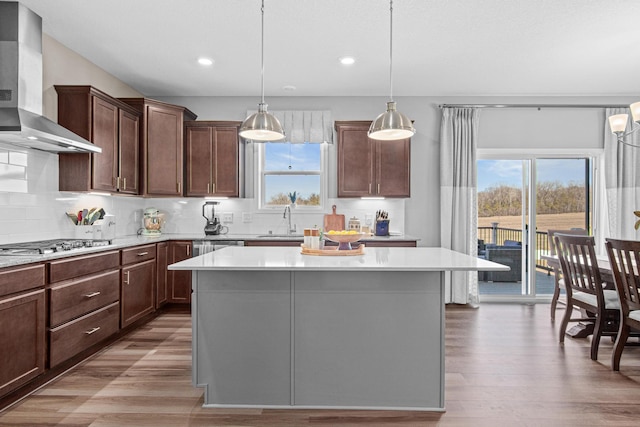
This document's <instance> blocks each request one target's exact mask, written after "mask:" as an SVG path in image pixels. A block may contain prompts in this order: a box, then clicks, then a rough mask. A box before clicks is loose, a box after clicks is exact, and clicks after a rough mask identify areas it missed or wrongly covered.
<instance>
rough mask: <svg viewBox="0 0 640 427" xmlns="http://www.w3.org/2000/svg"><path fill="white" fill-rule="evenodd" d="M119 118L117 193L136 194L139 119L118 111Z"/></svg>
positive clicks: (137, 186) (137, 188)
mask: <svg viewBox="0 0 640 427" xmlns="http://www.w3.org/2000/svg"><path fill="white" fill-rule="evenodd" d="M119 116H120V132H119V137H120V150H119V165H120V171H119V173H118V177H119V178H120V182H119V186H118V191H119V192H121V193H127V194H138V193H139V191H140V189H139V185H138V182H139V179H138V168H139V162H140V144H139V143H138V142H139V135H140V129H139V126H140V119H139V118H138V116H136V115H134V114H131V113H128V112H126V111H122V110H119Z"/></svg>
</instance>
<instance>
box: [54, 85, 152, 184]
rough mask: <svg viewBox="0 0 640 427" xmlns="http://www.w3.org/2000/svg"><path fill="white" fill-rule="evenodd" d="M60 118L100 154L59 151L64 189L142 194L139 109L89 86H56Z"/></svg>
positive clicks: (61, 121)
mask: <svg viewBox="0 0 640 427" xmlns="http://www.w3.org/2000/svg"><path fill="white" fill-rule="evenodd" d="M55 89H56V92H57V93H58V123H60V124H61V125H62V126H64V127H66V128H67V129H69V130H71V131H73V132H75V133H77V134H78V135H80V136H82V137H83V138H85V139H87V140H89V141H91V142H92V143H94V144H95V145H97V146H98V147H100V148H101V149H102V153H94V154H88V153H77V154H75V153H61V154H59V156H58V159H59V189H60V191H106V192H112V193H126V194H138V193H139V178H138V163H139V158H140V157H139V153H140V144H139V127H140V114H139V113H138V112H137V111H136V110H135V109H134V108H132V107H130V106H129V105H127V104H125V103H123V102H121V101H118V100H117V99H115V98H112V97H111V96H109V95H107V94H106V93H104V92H101V91H100V90H98V89H96V88H94V87H91V86H55Z"/></svg>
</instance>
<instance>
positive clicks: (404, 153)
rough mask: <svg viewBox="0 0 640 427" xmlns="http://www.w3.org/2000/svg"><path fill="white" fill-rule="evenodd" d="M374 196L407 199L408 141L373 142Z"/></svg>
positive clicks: (408, 193) (408, 174) (408, 179)
mask: <svg viewBox="0 0 640 427" xmlns="http://www.w3.org/2000/svg"><path fill="white" fill-rule="evenodd" d="M375 146H376V182H377V183H376V188H375V194H376V195H377V196H384V197H409V196H410V195H411V194H410V187H409V184H410V173H409V170H410V164H411V160H410V151H409V150H410V146H411V140H410V139H401V140H397V141H375Z"/></svg>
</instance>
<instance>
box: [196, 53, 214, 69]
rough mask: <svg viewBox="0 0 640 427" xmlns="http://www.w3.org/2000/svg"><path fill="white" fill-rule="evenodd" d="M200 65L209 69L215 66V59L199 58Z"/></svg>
mask: <svg viewBox="0 0 640 427" xmlns="http://www.w3.org/2000/svg"><path fill="white" fill-rule="evenodd" d="M198 64H200V65H202V66H203V67H209V66H211V65H213V59H211V58H205V57H204V56H201V57H200V58H198Z"/></svg>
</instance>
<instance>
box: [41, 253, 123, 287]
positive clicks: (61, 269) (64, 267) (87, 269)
mask: <svg viewBox="0 0 640 427" xmlns="http://www.w3.org/2000/svg"><path fill="white" fill-rule="evenodd" d="M119 265H120V252H119V251H110V252H100V253H98V254H93V255H83V256H75V257H72V258H65V259H60V260H56V261H51V262H50V263H49V282H50V283H55V282H61V281H63V280H68V279H73V278H74V277H80V276H85V275H87V274H93V273H99V272H101V271H105V270H110V269H112V268H116V267H118V266H119Z"/></svg>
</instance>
